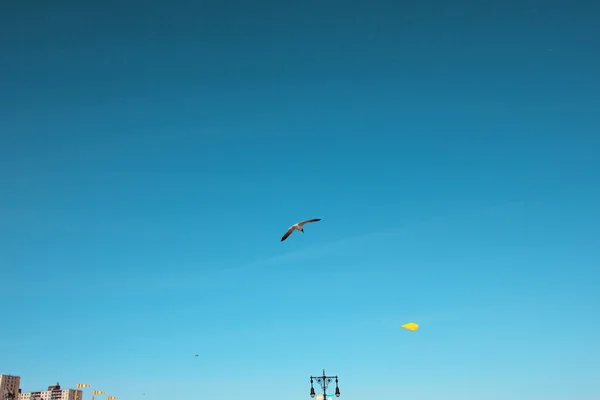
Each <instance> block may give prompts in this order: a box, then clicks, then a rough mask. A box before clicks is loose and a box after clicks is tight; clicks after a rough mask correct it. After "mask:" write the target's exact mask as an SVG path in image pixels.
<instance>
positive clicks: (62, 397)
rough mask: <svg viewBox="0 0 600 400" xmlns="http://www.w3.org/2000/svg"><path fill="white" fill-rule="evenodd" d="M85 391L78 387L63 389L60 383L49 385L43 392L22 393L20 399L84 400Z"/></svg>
mask: <svg viewBox="0 0 600 400" xmlns="http://www.w3.org/2000/svg"><path fill="white" fill-rule="evenodd" d="M82 398H83V392H82V391H81V390H76V389H61V388H60V385H59V384H58V383H57V384H56V385H52V386H48V390H44V391H42V392H27V393H21V394H20V395H19V399H18V400H82Z"/></svg>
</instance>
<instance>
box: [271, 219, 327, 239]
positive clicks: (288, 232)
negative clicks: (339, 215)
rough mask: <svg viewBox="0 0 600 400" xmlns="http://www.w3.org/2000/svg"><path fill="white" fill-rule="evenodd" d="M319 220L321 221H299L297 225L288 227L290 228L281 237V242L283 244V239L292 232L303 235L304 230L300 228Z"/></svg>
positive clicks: (316, 220)
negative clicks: (298, 232)
mask: <svg viewBox="0 0 600 400" xmlns="http://www.w3.org/2000/svg"><path fill="white" fill-rule="evenodd" d="M320 220H321V218H314V219H307V220H306V221H301V222H298V223H297V224H294V225H292V226H290V228H289V229H288V230H287V232H286V233H285V235H283V237H282V238H281V241H282V242H283V241H284V240H285V239H287V238H288V236H290V235H291V234H292V232H294V231H295V230H296V231H300V232H302V233H304V229H303V228H302V227H303V226H304V225H305V224H309V223H311V222H319V221H320Z"/></svg>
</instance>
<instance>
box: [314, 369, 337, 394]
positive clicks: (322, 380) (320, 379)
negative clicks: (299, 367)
mask: <svg viewBox="0 0 600 400" xmlns="http://www.w3.org/2000/svg"><path fill="white" fill-rule="evenodd" d="M313 379H314V380H316V381H317V383H318V384H319V385H321V389H323V400H327V387H328V386H329V384H330V383H331V382H332V381H333V380H334V379H335V396H336V397H340V388H339V386H338V377H337V375H336V376H327V375H325V370H323V376H311V377H310V397H313V398H314V397H315V388H314V387H313Z"/></svg>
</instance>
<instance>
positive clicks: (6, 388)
mask: <svg viewBox="0 0 600 400" xmlns="http://www.w3.org/2000/svg"><path fill="white" fill-rule="evenodd" d="M20 388H21V377H19V376H12V375H5V374H0V398H1V399H2V400H4V399H6V397H5V396H6V395H7V394H13V395H14V397H13V399H15V400H18V398H19V392H20V391H21V390H20Z"/></svg>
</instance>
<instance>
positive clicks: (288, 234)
mask: <svg viewBox="0 0 600 400" xmlns="http://www.w3.org/2000/svg"><path fill="white" fill-rule="evenodd" d="M292 232H294V228H290V229H288V230H287V232H286V233H285V235H283V237H282V238H281V241H282V242H283V241H284V240H285V239H287V238H288V236H290V235H291V234H292Z"/></svg>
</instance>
